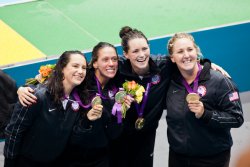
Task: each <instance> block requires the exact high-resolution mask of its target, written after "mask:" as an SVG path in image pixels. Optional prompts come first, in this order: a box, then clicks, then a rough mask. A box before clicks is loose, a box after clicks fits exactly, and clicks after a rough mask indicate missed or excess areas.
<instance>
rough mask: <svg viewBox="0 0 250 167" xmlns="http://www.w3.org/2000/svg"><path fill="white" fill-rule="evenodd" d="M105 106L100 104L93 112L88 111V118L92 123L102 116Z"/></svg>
mask: <svg viewBox="0 0 250 167" xmlns="http://www.w3.org/2000/svg"><path fill="white" fill-rule="evenodd" d="M102 108H103V106H102V105H100V104H97V105H95V106H94V107H93V108H92V109H91V110H89V111H88V113H87V117H88V119H89V120H90V121H95V120H97V119H99V118H101V116H102Z"/></svg>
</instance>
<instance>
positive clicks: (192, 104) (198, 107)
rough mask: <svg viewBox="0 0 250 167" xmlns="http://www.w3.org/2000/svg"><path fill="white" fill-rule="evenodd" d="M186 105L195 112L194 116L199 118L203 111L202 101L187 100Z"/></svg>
mask: <svg viewBox="0 0 250 167" xmlns="http://www.w3.org/2000/svg"><path fill="white" fill-rule="evenodd" d="M188 107H189V109H190V111H191V112H193V113H194V114H195V117H196V118H198V119H199V118H201V117H202V115H203V113H204V106H203V103H202V102H201V101H199V100H196V101H189V102H188Z"/></svg>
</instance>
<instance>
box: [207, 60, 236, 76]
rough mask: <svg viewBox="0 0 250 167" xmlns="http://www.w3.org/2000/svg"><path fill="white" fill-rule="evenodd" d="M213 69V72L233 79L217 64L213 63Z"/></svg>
mask: <svg viewBox="0 0 250 167" xmlns="http://www.w3.org/2000/svg"><path fill="white" fill-rule="evenodd" d="M211 68H212V69H213V70H216V71H219V72H221V73H222V75H224V76H226V77H228V78H231V76H230V75H229V74H228V73H227V72H226V71H225V70H224V69H223V68H222V67H220V66H218V65H217V64H214V63H211Z"/></svg>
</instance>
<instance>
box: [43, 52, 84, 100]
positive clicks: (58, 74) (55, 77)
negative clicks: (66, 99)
mask: <svg viewBox="0 0 250 167" xmlns="http://www.w3.org/2000/svg"><path fill="white" fill-rule="evenodd" d="M72 54H79V55H82V56H83V57H84V59H85V61H86V58H85V56H84V54H83V53H82V52H80V51H78V50H74V51H65V52H64V53H63V54H62V55H61V56H60V57H59V59H58V61H57V63H56V66H55V68H54V70H53V72H52V74H51V76H50V77H49V79H48V83H47V87H48V89H49V91H50V93H51V95H52V96H53V98H54V102H56V103H60V101H61V99H62V97H63V96H64V87H63V80H64V74H63V69H64V68H65V67H66V66H67V64H68V63H69V61H70V56H71V55H72ZM86 62H87V61H86ZM75 89H76V90H77V92H78V93H79V96H80V98H81V100H82V101H83V102H84V103H85V102H86V101H87V99H88V92H87V89H86V83H85V82H82V83H81V84H80V85H78V86H76V87H75Z"/></svg>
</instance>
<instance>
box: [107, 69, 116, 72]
mask: <svg viewBox="0 0 250 167" xmlns="http://www.w3.org/2000/svg"><path fill="white" fill-rule="evenodd" d="M107 71H108V72H114V71H115V70H114V69H107Z"/></svg>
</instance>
